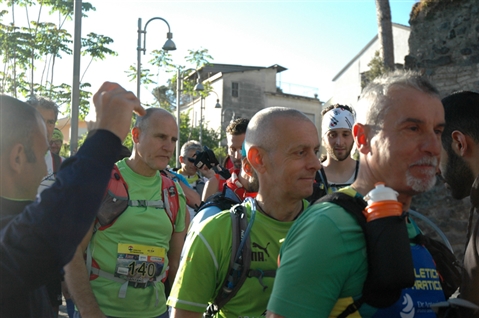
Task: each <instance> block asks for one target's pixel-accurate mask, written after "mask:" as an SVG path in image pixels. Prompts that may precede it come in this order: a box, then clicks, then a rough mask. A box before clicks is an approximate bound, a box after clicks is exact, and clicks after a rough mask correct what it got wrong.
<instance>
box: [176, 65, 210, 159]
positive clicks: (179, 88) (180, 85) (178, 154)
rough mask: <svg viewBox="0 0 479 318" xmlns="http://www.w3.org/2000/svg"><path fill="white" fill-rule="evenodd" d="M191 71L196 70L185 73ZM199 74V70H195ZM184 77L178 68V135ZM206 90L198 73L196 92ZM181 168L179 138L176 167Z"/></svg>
mask: <svg viewBox="0 0 479 318" xmlns="http://www.w3.org/2000/svg"><path fill="white" fill-rule="evenodd" d="M189 70H195V69H193V68H190V69H187V70H184V71H183V72H186V71H189ZM195 71H196V72H197V73H198V70H195ZM182 81H183V79H182V76H181V69H180V68H178V69H177V70H176V125H177V126H178V133H179V131H180V95H181V91H182V86H183V85H182ZM204 89H205V88H204V87H203V84H201V81H200V76H199V73H198V78H197V80H196V85H195V87H194V90H195V91H197V92H200V91H203V90H204ZM179 166H180V136H178V139H177V140H176V167H179Z"/></svg>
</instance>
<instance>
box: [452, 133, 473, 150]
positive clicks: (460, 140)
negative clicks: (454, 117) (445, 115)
mask: <svg viewBox="0 0 479 318" xmlns="http://www.w3.org/2000/svg"><path fill="white" fill-rule="evenodd" d="M451 137H452V145H451V147H452V150H453V151H454V152H455V153H456V155H458V156H460V157H464V156H466V155H467V154H468V153H469V151H470V147H469V145H468V140H467V137H466V135H464V134H463V133H462V132H460V131H459V130H454V131H453V132H452V133H451Z"/></svg>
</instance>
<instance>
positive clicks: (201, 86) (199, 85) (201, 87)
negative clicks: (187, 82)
mask: <svg viewBox="0 0 479 318" xmlns="http://www.w3.org/2000/svg"><path fill="white" fill-rule="evenodd" d="M194 90H195V91H197V92H200V91H204V90H205V88H204V86H203V84H201V82H200V79H199V78H198V79H196V85H195V87H194Z"/></svg>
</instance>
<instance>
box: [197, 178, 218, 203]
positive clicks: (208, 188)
mask: <svg viewBox="0 0 479 318" xmlns="http://www.w3.org/2000/svg"><path fill="white" fill-rule="evenodd" d="M218 185H219V181H218V179H216V176H215V177H213V178H211V179H209V180H208V182H206V184H205V188H204V189H203V196H202V198H201V200H203V201H204V202H206V200H207V199H208V198H209V197H210V196H212V195H213V194H215V193H217V192H218Z"/></svg>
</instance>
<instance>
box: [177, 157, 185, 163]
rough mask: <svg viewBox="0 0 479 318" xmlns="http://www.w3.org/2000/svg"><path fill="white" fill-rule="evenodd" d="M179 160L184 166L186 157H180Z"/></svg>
mask: <svg viewBox="0 0 479 318" xmlns="http://www.w3.org/2000/svg"><path fill="white" fill-rule="evenodd" d="M178 160H179V161H180V163H183V164H184V163H185V157H183V156H179V157H178Z"/></svg>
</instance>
